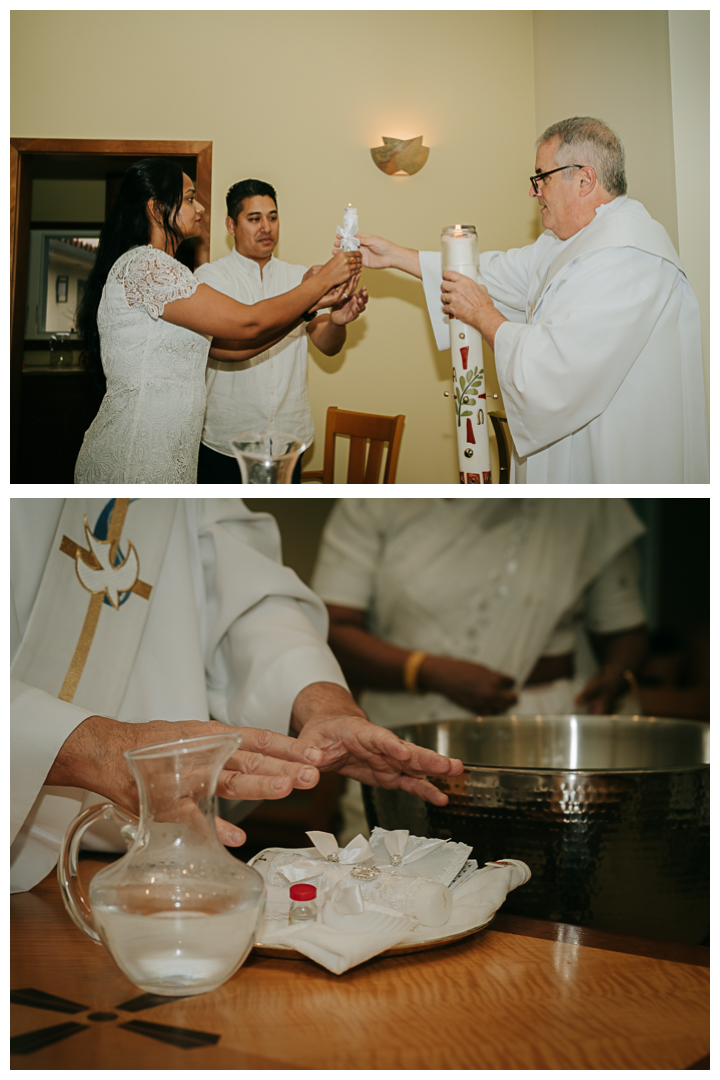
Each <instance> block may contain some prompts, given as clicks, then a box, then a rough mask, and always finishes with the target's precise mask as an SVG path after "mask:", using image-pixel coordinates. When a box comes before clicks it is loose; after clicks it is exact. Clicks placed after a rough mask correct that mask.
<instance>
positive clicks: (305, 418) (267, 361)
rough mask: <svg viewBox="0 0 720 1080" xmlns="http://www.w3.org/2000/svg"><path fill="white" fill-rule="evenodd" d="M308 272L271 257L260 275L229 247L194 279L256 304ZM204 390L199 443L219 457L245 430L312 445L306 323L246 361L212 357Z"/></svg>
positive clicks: (295, 283)
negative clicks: (291, 437) (285, 434)
mask: <svg viewBox="0 0 720 1080" xmlns="http://www.w3.org/2000/svg"><path fill="white" fill-rule="evenodd" d="M306 269H307V267H305V266H292V265H291V264H290V263H285V262H280V260H279V259H276V258H275V257H274V256H272V257H271V258H270V261H269V262H268V263H266V264H265V266H264V267H263V272H262V277H261V276H260V268H259V266H258V264H257V263H256V262H255V261H254V260H253V259H246V258H245V256H244V255H241V254H240V253H239V252H238V251H236V250H235V249H234V248H233V250H232V251H231V252H230V254H229V255H226V256H225V258H223V259H217V260H216V261H215V262H211V263H204V264H203V265H202V266H199V267H198V269H197V270H196V271H195V276H196V277H197V278H198V279H199V280H200V281H202V282H204V283H205V284H206V285H210V287H211V288H213V289H217V290H218V292H221V293H224V294H225V295H226V296H230V297H232V299H233V300H238V301H239V302H240V303H242V304H257V303H258V302H259V301H261V300H269V299H270V298H271V297H273V296H280V295H281V293H285V292H289V291H290V290H291V289H294V288H296V287H297V286H298V285H299V284H300V283H301V281H302V278H303V274H304V273H305V271H306ZM206 389H207V405H206V410H205V425H204V428H203V434H202V442H203V443H204V444H205V446H209V447H210V449H211V450H216V451H217V452H218V453H219V454H225V455H226V456H227V457H232V456H233V454H232V451H231V449H230V441H231V440H232V439H233V438H234V437H235V436H236V435H238V434H240V432H243V431H270V430H274V431H284V432H288V433H289V434H291V435H295V436H296V438H298V439H301V440H302V442H304V443H305V445H306V446H310V444H311V443H312V441H313V436H314V434H315V431H314V428H313V422H312V415H311V412H310V399H309V398H308V389H307V335H306V332H305V324H304V323H303V324H302V325H301V326H298V327H296V328H295V329H294V330H292V331H291V332H290V333H289V334H288V335H287V337H284V338H283V339H282V341H280V342H278V343H277V345H273V346H271V347H270V348H269V349H266V350H265V351H264V352H262V353H258V355H257V356H253V357H252V359H250V360H242V361H238V362H237V363H233V364H229V363H224V362H223V361H218V360H213V359H210V360H209V361H208V368H207V375H206Z"/></svg>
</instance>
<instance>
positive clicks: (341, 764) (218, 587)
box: [10, 498, 462, 892]
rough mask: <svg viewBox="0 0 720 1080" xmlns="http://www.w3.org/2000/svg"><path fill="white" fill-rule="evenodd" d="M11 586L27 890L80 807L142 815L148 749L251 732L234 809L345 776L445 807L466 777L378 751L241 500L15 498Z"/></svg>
mask: <svg viewBox="0 0 720 1080" xmlns="http://www.w3.org/2000/svg"><path fill="white" fill-rule="evenodd" d="M11 588H12V596H11V659H12V687H11V689H12V707H11V754H12V767H11V773H10V779H11V807H10V809H11V845H12V847H11V888H12V890H13V891H16V892H17V891H22V890H25V889H30V888H32V887H33V886H34V885H35V884H37V882H38V881H40V880H42V878H43V877H44V876H45V875H46V874H47V873H49V871H50V870H51V869H52V868H53V866H54V865H55V863H56V861H57V857H58V852H59V848H60V844H61V841H62V837H63V834H64V831H65V829H66V827H67V825H68V824H69V823H70V821H71V820H72V819H73V818H74V817H75V815H76V814H77V813H78V812H79V811H80V809H81V808H82V806H83V805H88V803H91V802H97V801H98V796H102V797H104V798H109V799H112V800H114V801H117V802H120V803H121V805H124V806H127V807H129V808H130V809H132V808H133V806H132V799H135V800H136V798H137V793H136V790H135V785H134V783H133V782H132V779H131V776H130V772H129V769H128V767H127V764H126V762H125V761H124V759H123V751H124V750H127V749H131V748H132V747H133V746H135V745H146V744H150V743H157V742H163V741H170V740H173V739H176V738H179V737H192V736H194V735H197V734H201V733H202V734H204V733H206V732H209V731H213V732H214V731H215V730H224V729H223V728H222V727H220V725H232V726H234V727H239V728H242V729H244V732H243V749H242V750H240V751H238V752H237V753H236V754H235V755H233V758H232V759H231V761H230V762H229V763H228V765H226V770H225V772H224V773H223V778H224V779H223V780H222V785H224V786H222V785H221V786H222V790H221V786H219V788H218V792H219V794H221V795H223V796H225V797H226V798H228V799H238V798H241V799H251V800H252V799H258V798H264V797H281V796H282V795H285V794H288V793H289V791H290V790H292V787H293V786H296V787H306V788H307V787H312V786H313V785H314V784H315V783H317V779H318V776H319V773H318V768H319V769H327V768H333V769H335V770H337V771H341V772H343V773H344V774H345V775H355V776H357V777H359V778H361V779H362V778H363V777H364V778H365V779H367V780H368V782H371V783H377V784H379V785H386V786H399V787H403V788H404V789H405V790H414V791H415V793H417V794H420V795H422V796H423V797H428V798H430V799H431V800H433V801H436V800H437V799H438V798H439V799H441V800H442V801H443V802H444V801H446V799H445V796H442V795H441V793H440V792H439V791H438V790H437V789H436V788H434V787H433V786H432V785H430V784H429V782H428V781H426V780H425V779H424V778H423V776H424V774H430V775H432V774H433V773H449V774H456V773H458V772H460V771H461V770H462V766H461V764H460V762H454V761H452V760H451V759H448V758H444V757H442V756H441V755H437V754H433V755H432V759H431V758H425V757H423V758H422V759H421V758H420V757H419V756H418V754H419V748H414V747H412V748H411V747H409V746H408V744H405V743H402V742H401V741H400V740H397V739H395V740H394V742H393V743H387V742H386V743H381V742H380V741H379V740H380V739H381V737H382V736H385V735H386V734H387V732H383V731H382V730H381V729H379V728H377V727H376V726H375V725H374V724H371V723H369V722H368V720H367V717H366V716H365V714H364V712H363V711H362V710H361V709H359V708H358V706H356V704H355V703H354V701H353V700H352V697H351V696H350V694H349V693H348V691H347V687H346V683H345V680H344V678H343V675H342V672H341V670H340V668H339V665H338V664H337V661H336V660H335V658H334V657H333V655H332V653H331V652H330V650H329V648H328V646H327V644H326V640H325V639H326V634H327V614H326V611H325V609H324V607H323V605H322V603H321V602H320V601H319V600H318V598H317V597H316V596H315V595H314V594H313V593H312V592H311V591H310V590H309V589H308V588H307V587H306V586H305V585H304V584H303V583H302V582H301V581H300V580H299V579H298V578H297V576H296V575H295V574H294V573H293V571H291V570H289V569H288V568H286V567H284V566H283V565H282V560H281V552H280V541H279V534H278V530H277V526H276V524H275V522H274V520H273V519H272V518H271V517H270V516H269V515H266V514H254V513H251V512H250V511H249V510H247V509H246V508H245V506H244V505H243V503H242V502H241V500H239V499H188V500H183V499H136V500H131V499H104V498H99V499H98V498H96V499H92V498H88V499H67V500H63V499H13V500H11ZM208 725H209V726H208ZM290 729H291V730H292V731H294V732H295V733H296V734H297V738H296V739H290V738H288V737H287V735H286V734H284V733H287V732H288V730H290ZM425 753H428V752H425ZM259 754H262V755H264V756H263V757H262V758H260V757H258V755H259ZM246 805H247V808H248V812H249V809H252V803H249V804H246ZM240 810H242V808H240ZM240 816H242V814H241V813H237V814H236V815H235V816H234V818H233V820H235V821H236V820H238V819H239V817H240ZM222 828H224V830H225V831H224V833H222V839H223V841H224V842H225V843H227V844H231V845H238V844H239V843H242V841H243V840H244V834H243V833H242V831H241V830H238V829H237V828H236V826H235V825H232V824H230V823H222V824H221V829H222ZM86 839H88V840H90V833H87V834H86ZM116 842H117V836H115V843H116ZM94 843H95V846H96V847H99V848H101V849H102V848H105V849H107V848H108V845H109V844H111V843H112V841H111V840H109V838H108V836H107V835H105V836H103V835H102V830H100V833H99V834H98V833H96V838H95V841H94ZM110 849H111V850H112V847H111V848H110Z"/></svg>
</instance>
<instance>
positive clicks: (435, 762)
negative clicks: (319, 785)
mask: <svg viewBox="0 0 720 1080" xmlns="http://www.w3.org/2000/svg"><path fill="white" fill-rule="evenodd" d="M298 743H300V744H301V745H304V746H311V747H315V748H316V749H318V750H320V751H321V752H322V755H323V758H322V763H321V765H320V771H321V772H329V771H333V772H339V773H341V774H342V775H343V776H350V777H352V778H353V779H354V780H359V781H361V783H363V784H372V785H373V786H374V787H384V788H401V789H402V790H403V791H407V792H409V794H411V795H419V796H420V798H421V799H425V800H426V801H427V802H431V803H434V804H435V806H444V805H445V804H446V803H447V801H448V800H447V795H444V794H443V792H441V791H439V790H438V789H437V788H436V787H435V785H434V784H432V783H431V782H430V781H429V780H427V779H426V776H459V775H460V773H461V772H462V771H463V768H464V766H463V763H462V762H461V761H458V760H457V759H456V758H448V757H445V756H444V755H443V754H437V753H436V752H435V751H434V750H427V749H426V748H425V747H422V746H414V745H413V744H411V743H407V742H404V741H403V740H402V739H399V738H398V737H397V735H394V734H393V732H392V731H388V730H387V729H386V728H381V727H378V726H377V725H376V724H372V723H370V721H369V720H364V719H361V718H360V717H357V716H337V717H332V718H325V719H317V720H309V721H308V722H307V723H306V724H305V726H304V727H303V729H302V731H301V732H300V734H299V735H298Z"/></svg>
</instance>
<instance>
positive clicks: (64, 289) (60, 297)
mask: <svg viewBox="0 0 720 1080" xmlns="http://www.w3.org/2000/svg"><path fill="white" fill-rule="evenodd" d="M67 298H68V279H67V278H66V277H56V278H55V303H56V304H67Z"/></svg>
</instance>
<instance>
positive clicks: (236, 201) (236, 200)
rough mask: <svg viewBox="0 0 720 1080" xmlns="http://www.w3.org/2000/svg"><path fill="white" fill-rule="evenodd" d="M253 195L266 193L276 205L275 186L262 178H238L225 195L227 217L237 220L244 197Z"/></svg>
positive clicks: (247, 197)
mask: <svg viewBox="0 0 720 1080" xmlns="http://www.w3.org/2000/svg"><path fill="white" fill-rule="evenodd" d="M255 195H268V196H269V197H270V198H271V199H272V200H273V202H274V203H275V206H276V207H277V195H276V194H275V188H274V187H272V186H271V185H270V184H266V183H265V181H264V180H240V181H238V183H237V184H233V186H232V187H231V188H230V190H229V191H228V193H227V195H226V196H225V202H226V204H227V212H228V217H231V218H232V219H233V221H237V219H238V214H241V213H242V208H243V202H244V201H245V199H252V198H253V197H254V196H255Z"/></svg>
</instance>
